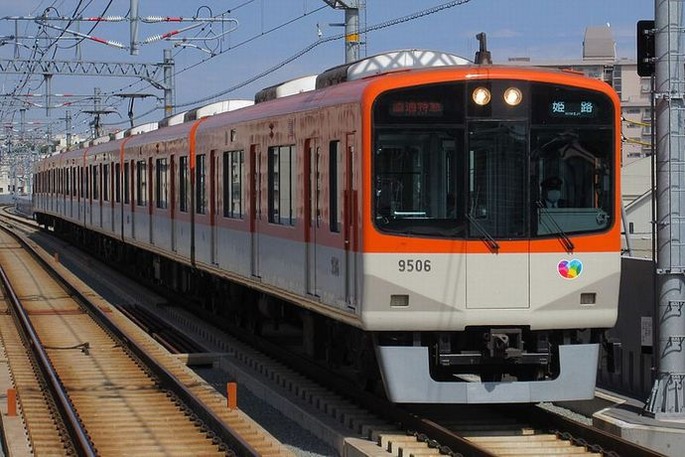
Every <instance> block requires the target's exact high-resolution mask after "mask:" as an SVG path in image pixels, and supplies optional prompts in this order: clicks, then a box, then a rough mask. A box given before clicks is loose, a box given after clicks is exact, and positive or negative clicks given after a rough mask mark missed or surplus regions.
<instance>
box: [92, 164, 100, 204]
mask: <svg viewBox="0 0 685 457" xmlns="http://www.w3.org/2000/svg"><path fill="white" fill-rule="evenodd" d="M98 171H99V170H98V165H93V166H92V167H91V177H92V178H93V200H97V199H98V198H100V193H99V190H100V189H99V187H100V186H98V184H99V182H98V178H99V174H98Z"/></svg>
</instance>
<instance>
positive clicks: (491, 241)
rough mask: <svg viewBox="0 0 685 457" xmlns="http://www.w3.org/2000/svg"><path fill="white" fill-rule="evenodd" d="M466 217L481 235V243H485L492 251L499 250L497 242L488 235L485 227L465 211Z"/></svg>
mask: <svg viewBox="0 0 685 457" xmlns="http://www.w3.org/2000/svg"><path fill="white" fill-rule="evenodd" d="M466 218H467V219H468V220H469V221H470V222H471V224H473V226H474V227H476V229H478V231H479V232H480V234H481V235H483V237H482V238H481V240H483V243H485V244H486V245H487V246H488V247H489V248H490V250H491V251H492V252H497V251H499V243H498V242H497V241H495V239H494V238H493V237H492V235H490V234H489V233H488V231H487V229H486V228H485V227H483V225H482V224H481V223H480V222H478V221H477V220H476V218H475V217H473V216H471V215H470V214H469V213H466Z"/></svg>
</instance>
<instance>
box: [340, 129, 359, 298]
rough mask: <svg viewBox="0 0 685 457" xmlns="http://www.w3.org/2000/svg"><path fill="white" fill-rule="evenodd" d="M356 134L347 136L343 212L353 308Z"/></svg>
mask: <svg viewBox="0 0 685 457" xmlns="http://www.w3.org/2000/svg"><path fill="white" fill-rule="evenodd" d="M355 138H356V136H355V134H354V133H348V134H347V135H346V136H345V178H344V179H345V184H344V187H345V191H344V203H343V204H344V205H345V211H344V214H343V219H344V220H343V227H344V229H343V236H344V239H345V269H344V271H345V302H346V303H347V305H348V306H349V307H351V308H353V309H356V306H357V290H358V280H357V256H358V255H359V253H358V240H357V237H358V235H357V230H358V217H357V211H358V204H357V192H356V190H354V180H355V176H354V164H355V157H354V154H355Z"/></svg>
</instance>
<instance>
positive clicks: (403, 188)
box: [374, 129, 464, 236]
mask: <svg viewBox="0 0 685 457" xmlns="http://www.w3.org/2000/svg"><path fill="white" fill-rule="evenodd" d="M458 144H461V143H460V141H457V134H456V133H455V130H454V129H445V130H423V129H422V130H411V131H406V130H405V131H402V132H399V131H393V130H392V129H387V131H386V130H380V129H379V131H378V135H377V138H376V144H375V151H376V152H375V157H374V167H375V168H374V169H375V183H374V192H375V197H374V206H375V220H376V224H377V225H378V226H379V227H380V228H382V229H383V230H387V231H393V232H398V233H406V234H422V235H429V236H431V235H438V236H455V235H457V234H459V233H460V232H461V231H463V219H464V211H463V208H461V199H460V198H459V195H460V194H461V191H460V187H459V186H460V183H461V182H463V179H460V176H462V174H461V172H460V170H462V169H463V168H462V167H461V166H460V165H459V162H460V161H461V160H463V154H461V153H458V151H457V145H458Z"/></svg>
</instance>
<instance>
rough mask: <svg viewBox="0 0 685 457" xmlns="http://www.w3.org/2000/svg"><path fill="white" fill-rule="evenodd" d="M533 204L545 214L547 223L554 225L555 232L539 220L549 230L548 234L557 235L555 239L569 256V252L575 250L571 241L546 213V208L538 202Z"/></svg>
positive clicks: (548, 213)
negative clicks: (557, 239)
mask: <svg viewBox="0 0 685 457" xmlns="http://www.w3.org/2000/svg"><path fill="white" fill-rule="evenodd" d="M535 203H536V204H537V206H538V208H540V209H541V210H542V212H543V214H545V215H546V216H547V218H548V219H549V221H550V222H551V223H552V225H554V228H555V229H556V231H554V230H550V227H549V225H547V221H546V220H544V219H541V221H542V223H543V224H544V225H545V227H546V228H547V230H549V231H550V232H554V234H555V235H557V237H558V238H559V241H560V242H561V244H562V245H563V246H564V248H566V251H567V252H568V253H569V254H570V253H571V252H573V250H574V249H575V247H576V246H575V245H574V244H573V241H571V238H569V237H568V235H567V234H566V232H564V231H563V230H562V228H561V227H560V226H559V224H558V223H557V220H556V219H555V218H554V216H552V213H550V212H549V211H547V208H546V207H545V205H544V204H543V203H542V202H541V201H540V200H538V201H536V202H535Z"/></svg>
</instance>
